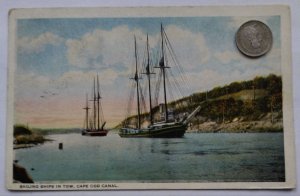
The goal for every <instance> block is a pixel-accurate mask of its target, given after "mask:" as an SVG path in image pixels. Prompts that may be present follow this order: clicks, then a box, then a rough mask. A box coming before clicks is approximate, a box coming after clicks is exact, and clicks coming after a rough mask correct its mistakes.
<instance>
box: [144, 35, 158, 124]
mask: <svg viewBox="0 0 300 196" xmlns="http://www.w3.org/2000/svg"><path fill="white" fill-rule="evenodd" d="M144 74H146V75H147V77H148V90H149V107H150V109H149V113H150V124H151V125H152V124H153V112H152V98H151V82H150V75H151V74H155V73H151V71H150V55H149V40H148V34H147V66H146V73H144Z"/></svg>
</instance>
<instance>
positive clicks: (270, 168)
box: [14, 132, 285, 182]
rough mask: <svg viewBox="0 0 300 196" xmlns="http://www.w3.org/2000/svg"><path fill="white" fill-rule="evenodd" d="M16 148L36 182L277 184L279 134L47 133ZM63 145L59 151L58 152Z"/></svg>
mask: <svg viewBox="0 0 300 196" xmlns="http://www.w3.org/2000/svg"><path fill="white" fill-rule="evenodd" d="M48 138H51V139H53V140H54V141H52V142H46V143H45V144H43V145H39V146H37V147H33V148H26V149H18V150H14V152H15V159H16V160H18V163H19V164H20V165H22V166H23V167H25V168H26V169H27V171H28V173H29V174H30V175H31V176H32V178H33V180H34V181H35V182H51V181H70V182H75V181H76V182H83V181H91V182H92V181H97V182H109V181H115V182H116V181H117V182H125V181H126V182H186V181H187V182H253V181H259V182H260V181H261V182H270V181H273V182H278V181H284V180H285V170H284V149H283V134H282V133H186V134H185V136H184V137H183V138H175V139H174V138H168V139H158V138H153V139H151V138H120V137H119V136H118V135H117V134H115V133H112V132H111V133H109V134H108V136H107V137H89V136H81V135H80V134H74V133H72V134H57V135H49V136H48ZM59 143H63V149H62V150H60V149H59V148H58V146H59Z"/></svg>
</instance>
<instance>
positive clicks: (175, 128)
mask: <svg viewBox="0 0 300 196" xmlns="http://www.w3.org/2000/svg"><path fill="white" fill-rule="evenodd" d="M165 39H168V38H167V37H166V33H165V32H164V29H163V26H162V25H161V58H160V61H159V63H158V66H157V67H156V68H159V69H160V71H161V74H162V79H163V93H164V104H163V107H164V108H163V111H164V115H163V116H164V121H163V122H158V123H154V120H153V111H152V109H153V108H152V103H151V86H150V74H151V72H150V68H149V58H150V57H149V43H148V36H147V58H148V61H147V66H146V71H145V73H144V74H146V75H147V78H148V89H149V106H150V109H149V116H150V125H149V126H148V127H146V128H142V127H141V112H140V92H139V85H140V83H139V79H140V78H139V73H138V62H137V47H136V39H135V37H134V48H135V74H134V77H133V78H131V79H133V80H134V81H135V83H136V93H137V97H136V99H137V123H136V127H135V128H132V127H129V126H127V127H123V128H121V129H120V131H119V135H120V137H153V138H178V137H183V135H184V134H185V131H186V130H187V128H188V123H189V121H190V120H191V119H192V117H193V116H194V115H195V114H196V113H197V112H198V111H199V110H200V109H201V107H200V106H198V107H197V108H196V109H195V110H194V111H193V112H192V113H190V114H189V115H186V116H185V117H184V118H182V119H181V120H179V121H174V120H173V121H172V120H171V119H170V118H169V110H168V102H167V94H166V69H167V68H170V67H168V66H167V65H166V59H165V56H164V55H165V52H164V50H165V41H164V40H165ZM167 41H168V40H167Z"/></svg>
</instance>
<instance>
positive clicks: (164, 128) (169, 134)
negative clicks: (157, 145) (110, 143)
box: [119, 123, 187, 138]
mask: <svg viewBox="0 0 300 196" xmlns="http://www.w3.org/2000/svg"><path fill="white" fill-rule="evenodd" d="M186 130H187V125H186V124H182V123H172V124H161V125H154V126H151V127H149V128H146V129H132V128H122V129H121V130H120V132H119V135H120V137H148V138H181V137H183V135H184V134H185V131H186Z"/></svg>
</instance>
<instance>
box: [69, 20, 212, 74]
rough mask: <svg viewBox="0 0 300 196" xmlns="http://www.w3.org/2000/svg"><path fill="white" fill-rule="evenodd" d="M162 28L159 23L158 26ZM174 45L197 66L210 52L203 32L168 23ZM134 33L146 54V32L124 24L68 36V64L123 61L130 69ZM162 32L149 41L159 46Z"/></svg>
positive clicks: (110, 64) (189, 65) (187, 63)
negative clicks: (71, 37)
mask: <svg viewBox="0 0 300 196" xmlns="http://www.w3.org/2000/svg"><path fill="white" fill-rule="evenodd" d="M158 28H159V27H158ZM165 31H166V33H167V34H168V37H169V40H170V41H171V43H172V46H173V49H174V50H175V53H176V55H177V57H178V59H179V61H180V62H181V63H182V64H184V65H185V66H186V67H187V68H194V67H196V66H198V64H199V63H206V62H207V61H208V60H209V58H210V52H209V49H208V47H207V46H206V42H205V39H204V36H203V35H202V34H201V33H192V32H191V31H188V30H185V29H182V28H180V27H177V26H174V25H169V26H167V27H166V29H165ZM133 35H135V36H136V37H137V46H138V53H139V54H140V55H139V58H140V59H141V58H143V57H142V55H141V54H143V50H144V49H145V44H146V34H145V33H144V32H142V30H140V29H129V28H128V27H127V26H125V25H122V26H118V27H116V28H113V29H112V30H110V31H107V30H100V29H96V30H94V31H92V32H89V33H86V34H85V35H83V36H82V37H81V38H80V39H69V40H67V42H66V46H67V59H68V62H69V64H71V65H73V66H76V67H79V68H97V67H98V68H99V67H102V68H103V67H104V68H107V67H113V66H116V65H123V66H125V67H127V68H128V69H130V67H132V64H133V63H134V42H133ZM159 39H160V33H157V34H156V35H152V36H149V45H150V47H152V48H157V47H158V44H159Z"/></svg>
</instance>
